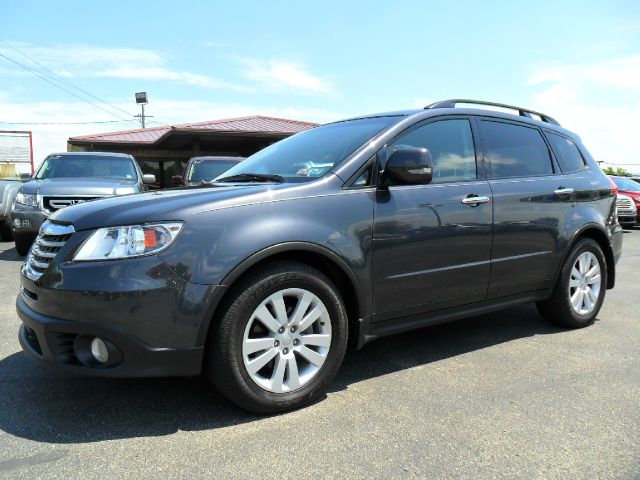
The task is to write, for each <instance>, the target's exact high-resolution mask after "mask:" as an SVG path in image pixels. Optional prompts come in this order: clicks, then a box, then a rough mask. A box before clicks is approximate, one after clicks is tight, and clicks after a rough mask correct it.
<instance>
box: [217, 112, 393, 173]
mask: <svg viewBox="0 0 640 480" xmlns="http://www.w3.org/2000/svg"><path fill="white" fill-rule="evenodd" d="M402 118H403V117H400V116H389V117H376V118H364V119H359V120H349V121H345V122H338V123H331V124H329V125H324V126H321V127H316V128H313V129H311V130H307V131H306V132H303V133H299V134H297V135H294V136H292V137H289V138H287V139H285V140H281V141H279V142H277V143H274V144H273V145H271V146H269V147H267V148H265V149H264V150H260V151H259V152H258V153H256V154H254V155H251V156H250V157H249V158H247V159H246V160H244V161H243V162H241V163H239V164H238V165H236V166H235V167H233V168H231V169H229V170H228V171H226V172H225V173H223V174H222V175H221V176H219V177H218V178H217V179H216V180H219V179H222V178H224V177H230V176H232V175H239V174H243V173H253V174H263V175H264V174H266V175H279V176H280V177H282V178H283V179H284V181H286V182H307V181H310V180H314V179H317V178H318V177H321V176H323V175H324V174H325V173H326V172H328V171H329V170H330V169H331V168H333V167H334V166H336V165H338V164H339V163H341V162H342V161H343V160H345V159H346V158H347V157H348V156H349V155H351V154H352V153H353V152H355V151H356V150H357V149H358V148H360V147H361V146H362V145H364V144H365V143H366V142H367V141H369V140H370V139H371V138H373V137H374V136H375V135H376V134H378V133H379V132H381V131H382V130H384V129H385V128H387V127H388V126H389V125H391V124H393V123H395V122H398V121H399V120H401V119H402Z"/></svg>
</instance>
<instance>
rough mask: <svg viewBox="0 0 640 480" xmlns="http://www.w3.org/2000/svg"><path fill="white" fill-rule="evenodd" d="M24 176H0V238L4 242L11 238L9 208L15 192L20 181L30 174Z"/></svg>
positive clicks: (18, 187)
mask: <svg viewBox="0 0 640 480" xmlns="http://www.w3.org/2000/svg"><path fill="white" fill-rule="evenodd" d="M25 175H26V177H24V176H23V177H16V176H14V177H3V178H0V240H3V241H5V242H8V241H11V240H13V235H12V233H11V218H10V216H11V208H12V207H13V201H14V200H15V198H16V194H17V193H18V190H19V189H20V185H21V184H22V183H21V182H23V181H25V179H27V178H31V175H29V174H25Z"/></svg>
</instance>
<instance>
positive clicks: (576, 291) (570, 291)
mask: <svg viewBox="0 0 640 480" xmlns="http://www.w3.org/2000/svg"><path fill="white" fill-rule="evenodd" d="M606 286H607V262H606V260H605V258H604V254H603V253H602V249H601V248H600V245H598V243H597V242H596V241H594V240H592V239H590V238H584V239H582V240H579V241H578V242H577V243H576V245H575V246H574V247H573V249H572V250H571V253H570V254H569V256H568V257H567V259H566V261H565V263H564V265H563V266H562V270H561V271H560V276H559V278H558V281H557V283H556V286H555V288H554V289H553V293H552V294H551V297H549V298H548V299H547V300H544V301H542V302H538V303H537V304H536V305H537V307H538V311H539V312H540V314H541V315H542V316H543V317H544V318H545V319H546V320H548V321H550V322H552V323H556V324H558V325H561V326H563V327H570V328H581V327H586V326H587V325H590V324H591V323H593V321H594V320H595V318H596V316H597V315H598V312H599V311H600V307H602V302H603V301H604V295H605V291H606Z"/></svg>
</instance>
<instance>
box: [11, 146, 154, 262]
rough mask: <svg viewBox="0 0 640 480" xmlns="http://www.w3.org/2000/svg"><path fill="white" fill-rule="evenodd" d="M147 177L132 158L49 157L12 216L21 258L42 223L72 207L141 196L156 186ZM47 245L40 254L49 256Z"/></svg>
mask: <svg viewBox="0 0 640 480" xmlns="http://www.w3.org/2000/svg"><path fill="white" fill-rule="evenodd" d="M154 182H155V177H154V176H153V175H143V174H142V172H141V171H140V167H139V166H138V164H137V163H136V161H135V160H134V158H133V157H132V156H131V155H125V154H120V153H102V152H100V153H98V152H68V153H55V154H52V155H49V156H48V157H47V158H46V159H45V160H44V162H42V165H40V168H39V169H38V171H37V172H36V173H35V175H34V176H33V179H32V180H31V181H30V182H27V183H25V184H23V185H22V186H21V187H20V189H19V190H18V192H17V194H16V196H15V200H14V204H13V209H12V212H11V228H12V231H13V237H14V240H15V243H16V250H17V252H18V254H20V255H26V254H27V252H28V251H29V248H30V247H31V244H32V243H33V241H34V239H35V238H36V236H37V235H38V231H39V229H40V226H41V225H42V222H43V221H44V220H45V219H47V218H48V217H49V216H50V215H52V214H53V213H55V212H56V211H58V210H61V209H63V208H65V207H68V206H70V205H76V204H78V203H83V202H88V201H90V200H96V199H100V198H107V197H113V196H116V195H127V194H130V193H137V192H141V191H143V190H144V189H145V185H146V184H150V183H154ZM46 248H49V247H48V246H47V245H39V246H38V247H37V248H36V252H40V253H45V252H46Z"/></svg>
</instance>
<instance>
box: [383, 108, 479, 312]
mask: <svg viewBox="0 0 640 480" xmlns="http://www.w3.org/2000/svg"><path fill="white" fill-rule="evenodd" d="M474 128H475V127H474V124H473V123H472V121H471V120H470V119H469V118H466V117H458V116H456V117H446V118H442V119H436V120H431V121H428V122H427V123H423V124H421V125H419V126H417V127H414V128H413V129H411V130H410V131H408V132H407V133H404V134H402V135H401V136H400V137H399V138H398V139H396V140H395V141H394V142H392V143H391V144H390V145H389V147H388V148H387V149H386V152H382V153H381V156H383V157H387V158H388V155H389V154H390V153H391V152H392V151H393V150H394V149H395V148H396V147H400V146H412V147H423V148H427V149H428V150H429V152H430V153H431V156H432V159H433V164H434V168H433V181H432V182H431V183H430V184H428V185H402V186H391V187H389V189H388V190H378V192H377V198H376V204H375V212H374V232H373V292H374V320H373V321H383V320H387V319H390V318H397V317H401V316H406V315H413V314H419V313H423V312H428V311H432V310H437V309H442V308H447V307H451V306H456V305H461V304H466V303H472V302H476V301H480V300H483V299H484V298H485V295H486V291H487V286H488V282H489V262H490V254H491V221H492V207H491V191H490V189H489V185H488V182H487V180H486V179H485V178H484V169H483V167H482V164H481V163H478V161H477V158H476V152H475V141H474V134H473V131H474ZM469 197H474V198H477V200H478V201H477V202H469ZM464 202H466V203H464Z"/></svg>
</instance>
